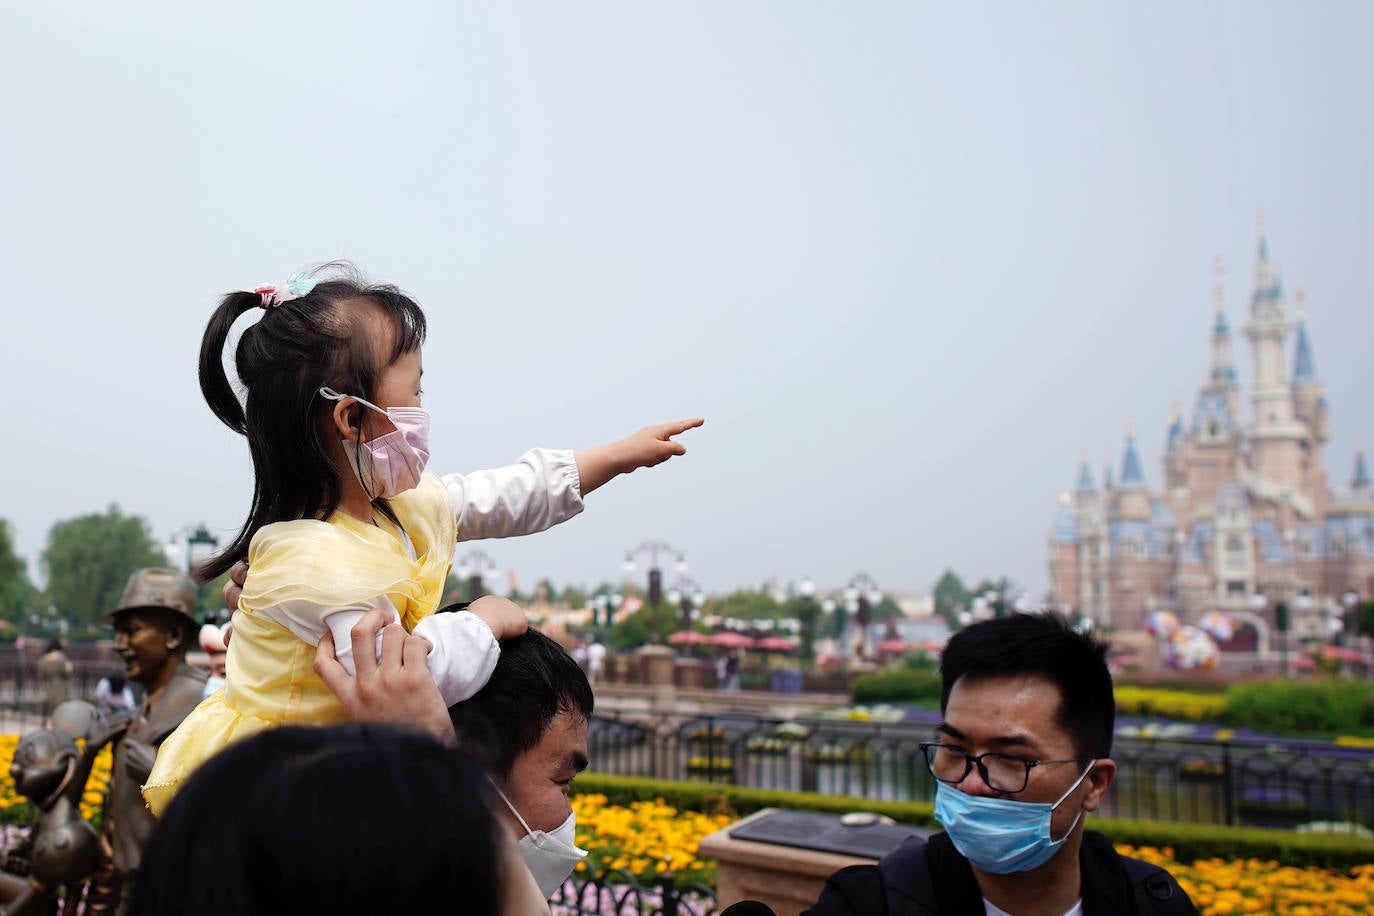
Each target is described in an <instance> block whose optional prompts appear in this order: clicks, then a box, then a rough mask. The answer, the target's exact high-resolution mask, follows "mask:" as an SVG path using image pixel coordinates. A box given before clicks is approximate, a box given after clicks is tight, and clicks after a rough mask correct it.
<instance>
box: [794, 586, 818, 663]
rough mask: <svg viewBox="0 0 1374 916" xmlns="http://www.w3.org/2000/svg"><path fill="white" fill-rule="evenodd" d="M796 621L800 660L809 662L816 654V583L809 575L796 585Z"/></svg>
mask: <svg viewBox="0 0 1374 916" xmlns="http://www.w3.org/2000/svg"><path fill="white" fill-rule="evenodd" d="M797 621H798V623H799V624H800V629H801V657H802V661H805V662H809V661H811V660H812V659H813V658H815V655H816V651H815V646H816V583H814V582H812V581H811V579H810V578H809V577H808V578H805V579H802V580H801V584H800V585H798V586H797Z"/></svg>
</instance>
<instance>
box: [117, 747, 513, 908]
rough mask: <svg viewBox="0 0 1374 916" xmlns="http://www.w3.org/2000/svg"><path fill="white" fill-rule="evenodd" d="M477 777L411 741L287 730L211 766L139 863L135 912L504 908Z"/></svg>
mask: <svg viewBox="0 0 1374 916" xmlns="http://www.w3.org/2000/svg"><path fill="white" fill-rule="evenodd" d="M489 785H490V783H488V782H487V779H486V777H485V776H483V775H482V771H481V769H480V768H479V767H478V766H477V764H476V763H474V762H473V761H472V760H471V759H470V758H469V757H467V756H466V755H464V754H463V753H462V752H461V751H458V750H456V749H454V748H450V747H445V746H443V745H441V744H439V743H438V742H437V741H435V740H433V739H432V738H430V737H428V736H426V735H422V734H419V733H417V732H413V731H406V730H402V729H397V728H391V727H388V726H377V725H359V724H347V725H340V726H334V727H329V728H312V727H302V726H287V727H284V728H278V729H274V730H271V731H266V732H263V733H261V734H259V735H256V736H254V737H252V738H249V739H247V740H245V741H241V742H238V743H236V744H234V745H232V746H230V747H229V748H227V749H226V750H225V751H223V752H222V753H220V754H218V755H217V756H215V757H213V758H211V759H210V760H209V761H207V762H206V763H205V765H204V766H202V767H201V768H200V769H199V770H197V771H196V773H195V774H194V775H193V776H192V777H191V779H190V780H188V781H187V783H186V785H184V786H183V787H182V788H181V790H180V791H179V792H178V793H177V795H176V797H175V798H173V799H172V803H171V804H170V805H169V806H168V807H167V811H166V812H165V814H164V816H163V818H162V820H161V821H160V822H159V823H158V825H157V827H156V829H155V830H154V831H153V835H152V837H151V839H150V840H149V842H148V847H147V849H146V851H145V852H144V853H143V861H142V865H141V867H140V868H139V873H138V879H137V881H136V882H135V886H134V894H133V900H132V905H131V907H130V909H129V912H130V914H131V916H138V914H143V916H154V914H156V916H176V914H193V913H194V914H198V916H230V914H240V913H255V914H259V916H274V914H294V913H329V914H332V916H350V914H373V913H421V912H429V911H430V910H432V909H433V904H434V902H435V901H444V902H445V906H447V907H448V909H446V910H445V912H451V913H462V914H474V916H479V914H480V916H487V914H493V916H494V914H497V913H500V911H501V891H502V886H501V878H500V876H501V874H502V870H501V868H500V862H499V860H498V856H499V855H500V853H499V850H500V848H501V846H500V843H499V836H500V834H499V833H498V830H500V829H501V828H500V824H499V822H498V821H497V819H496V817H495V815H494V814H493V813H492V809H491V807H490V805H489V803H488V800H487V797H486V794H487V792H488V786H489Z"/></svg>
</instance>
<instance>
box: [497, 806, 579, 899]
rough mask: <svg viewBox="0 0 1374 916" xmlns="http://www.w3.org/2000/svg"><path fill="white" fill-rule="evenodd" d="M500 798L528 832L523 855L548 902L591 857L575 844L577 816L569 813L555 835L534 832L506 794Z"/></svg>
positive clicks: (525, 836) (524, 838)
mask: <svg viewBox="0 0 1374 916" xmlns="http://www.w3.org/2000/svg"><path fill="white" fill-rule="evenodd" d="M496 794H498V795H500V796H501V800H502V801H503V802H505V803H506V807H507V808H509V809H510V810H511V813H512V814H514V815H515V819H516V820H517V821H519V822H520V826H521V827H524V828H525V835H524V836H522V837H521V838H520V854H521V855H522V856H524V857H525V865H527V866H528V867H529V870H530V874H532V875H534V882H535V883H536V884H538V885H539V893H541V894H543V895H544V899H545V900H547V899H549V898H550V897H552V896H553V895H554V894H555V893H556V892H557V891H558V889H559V888H560V887H562V886H563V882H564V881H567V880H568V876H569V875H571V874H572V872H573V869H574V868H576V867H577V863H578V862H581V861H582V860H583V859H584V858H586V857H587V850H585V849H579V848H578V847H577V846H576V845H574V842H573V841H574V839H575V838H576V836H577V813H576V812H573V811H570V812H568V819H567V820H565V821H564V822H563V823H561V824H559V825H558V827H557V829H555V830H554V831H553V832H551V833H550V832H546V831H543V830H531V829H530V825H529V824H527V823H526V822H525V819H524V818H523V817H521V816H520V812H519V811H516V810H515V806H514V805H512V804H511V803H510V799H509V798H507V797H506V793H505V792H502V791H501V790H500V788H497V789H496Z"/></svg>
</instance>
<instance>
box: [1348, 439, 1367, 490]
mask: <svg viewBox="0 0 1374 916" xmlns="http://www.w3.org/2000/svg"><path fill="white" fill-rule="evenodd" d="M1350 489H1352V490H1354V491H1356V492H1361V491H1363V490H1368V489H1369V468H1368V466H1366V465H1365V463H1364V449H1363V448H1359V447H1357V448H1356V449H1355V474H1354V476H1353V477H1352V478H1351V480H1350Z"/></svg>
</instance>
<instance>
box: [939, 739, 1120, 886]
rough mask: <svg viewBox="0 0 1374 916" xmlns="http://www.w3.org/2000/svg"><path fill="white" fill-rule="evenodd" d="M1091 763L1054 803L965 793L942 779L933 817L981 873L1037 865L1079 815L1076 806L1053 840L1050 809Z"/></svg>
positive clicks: (1055, 848)
mask: <svg viewBox="0 0 1374 916" xmlns="http://www.w3.org/2000/svg"><path fill="white" fill-rule="evenodd" d="M1096 762H1097V761H1093V763H1090V764H1088V768H1087V769H1086V770H1084V771H1083V775H1081V776H1079V777H1078V778H1077V779H1076V780H1074V783H1073V785H1071V786H1069V788H1068V791H1066V792H1065V793H1064V794H1063V795H1061V796H1059V800H1058V801H1056V802H1054V803H1053V804H1051V803H1050V802H1023V801H1012V800H1011V799H1009V798H995V797H993V796H987V795H970V794H968V793H967V792H960V791H959V790H958V789H956V788H955V787H954V786H950V785H946V784H945V783H943V782H942V783H940V784H939V786H938V787H937V788H936V789H935V819H936V820H937V821H939V822H940V824H941V826H943V827H944V828H945V832H946V833H947V834H949V838H950V841H951V842H953V843H954V848H955V849H957V850H959V854H960V855H962V856H963V857H964V858H965V859H968V860H969V862H971V863H973V865H975V866H977V867H978V868H980V869H982V870H983V871H985V872H990V873H991V874H994V875H1005V874H1010V873H1011V872H1014V871H1030V870H1031V869H1033V868H1039V867H1040V866H1041V865H1044V864H1045V863H1046V862H1048V861H1049V860H1050V857H1051V856H1053V855H1054V854H1055V853H1056V852H1058V851H1059V847H1060V846H1063V845H1064V840H1066V839H1067V838H1068V836H1069V834H1070V833H1073V828H1074V827H1077V826H1078V822H1079V820H1081V819H1082V817H1083V812H1082V811H1081V810H1080V811H1079V812H1078V816H1077V817H1075V818H1074V819H1073V823H1072V824H1070V825H1069V829H1068V830H1065V831H1064V835H1063V836H1061V837H1060V838H1059V839H1057V840H1056V839H1053V838H1052V837H1051V836H1050V818H1051V816H1052V815H1053V814H1054V809H1055V808H1058V807H1059V805H1060V804H1061V803H1062V802H1063V801H1064V799H1066V798H1068V797H1069V795H1071V794H1072V793H1073V790H1074V789H1077V788H1078V787H1079V785H1080V784H1082V782H1083V780H1084V779H1086V778H1087V777H1088V773H1090V772H1092V768H1093V764H1095V763H1096Z"/></svg>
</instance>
